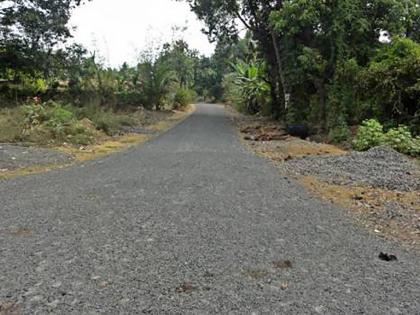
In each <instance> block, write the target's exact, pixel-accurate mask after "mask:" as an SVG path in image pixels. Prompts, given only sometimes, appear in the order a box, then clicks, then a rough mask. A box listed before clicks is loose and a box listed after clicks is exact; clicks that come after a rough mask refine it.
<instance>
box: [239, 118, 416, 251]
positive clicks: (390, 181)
mask: <svg viewBox="0 0 420 315" xmlns="http://www.w3.org/2000/svg"><path fill="white" fill-rule="evenodd" d="M232 117H233V120H234V122H235V125H236V126H237V129H238V134H239V137H240V138H241V140H242V141H243V142H244V143H245V144H246V146H247V147H248V148H250V149H251V150H252V151H254V152H255V153H257V154H259V155H262V156H264V157H267V158H269V159H271V160H272V161H274V162H275V164H276V165H277V166H278V167H279V168H280V170H281V172H282V173H283V174H284V175H286V176H292V177H294V178H296V179H297V181H298V182H299V183H301V184H302V185H303V186H305V187H306V188H308V189H309V190H310V191H311V192H313V193H314V194H315V195H316V196H318V197H319V198H322V199H324V200H327V201H330V202H332V203H334V204H337V205H339V206H341V207H342V208H344V209H348V210H349V211H348V214H349V215H350V216H352V217H353V218H355V219H356V222H358V224H360V225H361V226H363V227H365V228H367V229H368V230H369V231H372V233H375V234H377V235H380V236H382V237H386V238H390V239H393V240H397V241H400V242H402V243H403V244H406V245H409V246H411V247H415V248H418V249H420V172H419V168H418V164H416V163H415V162H414V163H413V161H412V160H410V159H409V158H407V157H405V156H403V155H402V154H400V153H398V152H396V151H394V150H392V149H390V148H386V147H378V148H374V149H372V150H370V151H368V152H346V151H344V150H342V149H340V148H338V147H335V146H333V145H329V144H323V143H314V142H310V141H306V140H301V139H297V138H292V137H288V136H284V128H283V126H281V125H280V124H279V123H277V122H274V121H272V120H269V119H267V118H261V117H248V116H244V115H241V114H237V113H232ZM273 133H276V134H277V135H280V134H282V135H283V136H284V139H283V140H275V139H274V140H271V141H268V140H265V139H269V138H270V137H269V136H264V135H265V134H266V135H267V134H268V135H272V134H273ZM274 138H275V137H274ZM261 139H263V141H262V140H261Z"/></svg>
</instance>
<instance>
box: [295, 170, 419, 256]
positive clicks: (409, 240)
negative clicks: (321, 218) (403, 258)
mask: <svg viewBox="0 0 420 315" xmlns="http://www.w3.org/2000/svg"><path fill="white" fill-rule="evenodd" d="M298 181H299V182H300V183H301V184H302V185H303V186H305V187H307V188H308V189H309V190H310V191H312V192H313V193H314V194H315V195H317V196H319V197H320V198H322V199H324V200H327V201H329V202H332V203H333V204H336V205H339V206H341V207H343V208H345V209H349V210H350V211H351V214H353V215H354V216H355V217H356V219H357V221H358V222H359V223H360V224H361V225H363V226H364V227H366V228H368V229H369V230H370V231H373V232H374V233H376V234H378V235H382V236H384V237H387V238H391V239H396V240H399V241H402V242H403V243H405V244H407V245H411V246H414V247H418V248H420V230H419V226H420V193H419V192H418V191H417V192H398V191H391V190H385V189H379V188H371V187H350V186H339V185H331V184H327V183H325V182H322V181H320V180H317V179H315V178H313V177H309V176H304V177H299V178H298ZM390 207H391V208H390ZM389 209H392V213H389Z"/></svg>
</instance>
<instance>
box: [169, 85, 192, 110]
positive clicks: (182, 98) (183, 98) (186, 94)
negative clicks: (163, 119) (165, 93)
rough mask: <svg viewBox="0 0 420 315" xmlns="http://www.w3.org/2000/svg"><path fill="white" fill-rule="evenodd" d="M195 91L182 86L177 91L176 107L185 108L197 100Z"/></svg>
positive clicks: (174, 104)
mask: <svg viewBox="0 0 420 315" xmlns="http://www.w3.org/2000/svg"><path fill="white" fill-rule="evenodd" d="M195 97H196V95H195V92H194V91H192V90H190V89H185V88H180V89H178V90H177V91H176V93H175V95H174V99H173V107H174V108H175V109H179V108H185V107H186V106H188V105H189V104H190V103H192V102H194V100H195Z"/></svg>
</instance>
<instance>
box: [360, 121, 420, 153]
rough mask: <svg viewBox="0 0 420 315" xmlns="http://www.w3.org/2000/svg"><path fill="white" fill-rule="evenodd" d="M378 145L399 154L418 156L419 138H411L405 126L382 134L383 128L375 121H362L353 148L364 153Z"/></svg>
mask: <svg viewBox="0 0 420 315" xmlns="http://www.w3.org/2000/svg"><path fill="white" fill-rule="evenodd" d="M380 145H388V146H390V147H391V148H393V149H395V150H396V151H398V152H401V153H405V154H409V155H413V156H419V155H420V137H413V136H412V135H411V133H410V130H409V128H408V127H407V126H403V125H400V126H399V127H397V128H391V129H390V130H388V132H386V133H384V127H383V126H382V124H381V123H379V122H378V121H377V120H375V119H370V120H366V121H364V122H363V124H362V125H361V126H360V128H359V130H358V133H357V135H356V138H355V139H354V141H353V146H354V148H355V149H356V150H359V151H365V150H368V149H370V148H372V147H375V146H380Z"/></svg>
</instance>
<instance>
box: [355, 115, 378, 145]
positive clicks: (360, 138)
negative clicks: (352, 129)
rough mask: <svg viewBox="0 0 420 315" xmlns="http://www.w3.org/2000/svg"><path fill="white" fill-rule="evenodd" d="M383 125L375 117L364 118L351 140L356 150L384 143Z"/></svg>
mask: <svg viewBox="0 0 420 315" xmlns="http://www.w3.org/2000/svg"><path fill="white" fill-rule="evenodd" d="M384 139H385V135H384V127H383V126H382V125H381V123H380V122H379V121H377V120H376V119H369V120H365V121H364V122H363V123H362V125H361V126H360V127H359V130H358V131H357V135H356V137H355V139H354V140H353V147H354V148H355V149H356V150H358V151H366V150H368V149H370V148H372V147H376V146H379V145H382V144H384Z"/></svg>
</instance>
